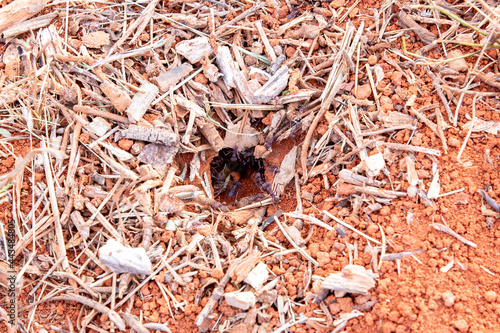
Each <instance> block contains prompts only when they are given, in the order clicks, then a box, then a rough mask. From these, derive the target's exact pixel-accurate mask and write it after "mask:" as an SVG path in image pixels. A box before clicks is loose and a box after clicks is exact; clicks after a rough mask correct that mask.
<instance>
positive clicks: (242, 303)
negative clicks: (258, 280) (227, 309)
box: [224, 291, 257, 310]
mask: <svg viewBox="0 0 500 333" xmlns="http://www.w3.org/2000/svg"><path fill="white" fill-rule="evenodd" d="M224 298H225V299H226V303H227V304H228V305H229V306H232V307H235V308H238V309H242V310H248V309H249V308H250V307H251V306H253V305H254V304H255V303H256V302H257V299H256V298H255V295H254V294H253V293H252V292H251V291H246V292H239V291H233V292H231V293H226V294H224Z"/></svg>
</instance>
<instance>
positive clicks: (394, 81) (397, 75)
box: [391, 71, 403, 87]
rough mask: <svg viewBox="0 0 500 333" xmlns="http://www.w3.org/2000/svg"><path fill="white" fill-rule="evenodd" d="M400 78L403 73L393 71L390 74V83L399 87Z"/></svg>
mask: <svg viewBox="0 0 500 333" xmlns="http://www.w3.org/2000/svg"><path fill="white" fill-rule="evenodd" d="M402 78H403V74H402V73H401V72H397V71H396V72H393V73H392V75H391V81H392V84H394V85H395V86H396V87H401V82H402Z"/></svg>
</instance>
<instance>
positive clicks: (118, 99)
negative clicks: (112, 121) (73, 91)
mask: <svg viewBox="0 0 500 333" xmlns="http://www.w3.org/2000/svg"><path fill="white" fill-rule="evenodd" d="M99 88H101V91H102V92H103V93H104V95H106V97H108V98H109V100H110V101H111V104H113V106H114V107H115V109H116V110H117V111H118V112H120V113H123V112H125V110H127V108H128V107H129V106H130V104H131V103H132V99H131V98H130V96H129V95H128V94H127V92H126V91H125V90H123V89H121V88H120V87H118V86H117V85H116V84H114V83H111V82H109V81H108V80H106V81H104V82H103V83H101V85H100V86H99Z"/></svg>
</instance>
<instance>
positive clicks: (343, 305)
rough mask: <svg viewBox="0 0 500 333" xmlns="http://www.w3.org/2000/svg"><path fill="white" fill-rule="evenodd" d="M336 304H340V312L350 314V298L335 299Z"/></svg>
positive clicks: (351, 304)
mask: <svg viewBox="0 0 500 333" xmlns="http://www.w3.org/2000/svg"><path fill="white" fill-rule="evenodd" d="M337 302H338V303H339V304H340V310H341V311H342V312H346V313H347V312H351V311H352V307H353V305H354V304H353V302H352V298H350V297H341V298H338V299H337Z"/></svg>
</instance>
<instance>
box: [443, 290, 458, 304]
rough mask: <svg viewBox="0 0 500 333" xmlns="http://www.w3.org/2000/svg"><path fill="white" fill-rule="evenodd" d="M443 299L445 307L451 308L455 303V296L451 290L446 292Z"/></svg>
mask: <svg viewBox="0 0 500 333" xmlns="http://www.w3.org/2000/svg"><path fill="white" fill-rule="evenodd" d="M441 298H442V299H443V301H444V305H446V306H448V307H450V306H452V305H453V303H455V298H456V297H455V295H453V293H452V292H451V291H449V290H447V291H445V292H444V293H443V294H442V295H441Z"/></svg>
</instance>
